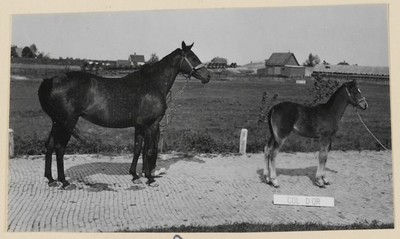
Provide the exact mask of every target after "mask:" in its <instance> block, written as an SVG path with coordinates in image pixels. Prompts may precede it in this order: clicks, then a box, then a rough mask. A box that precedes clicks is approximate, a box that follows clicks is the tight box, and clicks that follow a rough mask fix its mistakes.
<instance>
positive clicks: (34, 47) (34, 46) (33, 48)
mask: <svg viewBox="0 0 400 239" xmlns="http://www.w3.org/2000/svg"><path fill="white" fill-rule="evenodd" d="M29 48H30V49H31V50H32V52H33V54H35V55H36V53H37V51H38V49H37V47H36V45H35V44H32V45H31V46H30V47H29Z"/></svg>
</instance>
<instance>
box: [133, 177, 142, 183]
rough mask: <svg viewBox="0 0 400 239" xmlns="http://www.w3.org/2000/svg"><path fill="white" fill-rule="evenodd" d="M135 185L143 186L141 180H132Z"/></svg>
mask: <svg viewBox="0 0 400 239" xmlns="http://www.w3.org/2000/svg"><path fill="white" fill-rule="evenodd" d="M132 182H133V184H143V182H142V180H140V178H137V179H134V180H132Z"/></svg>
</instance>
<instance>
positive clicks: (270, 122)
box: [268, 107, 275, 139]
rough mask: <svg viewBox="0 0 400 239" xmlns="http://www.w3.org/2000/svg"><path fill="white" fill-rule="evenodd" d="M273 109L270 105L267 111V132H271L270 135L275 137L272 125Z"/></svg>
mask: <svg viewBox="0 0 400 239" xmlns="http://www.w3.org/2000/svg"><path fill="white" fill-rule="evenodd" d="M273 111H274V107H272V108H271V109H270V110H269V111H268V127H269V133H270V134H271V137H273V138H274V139H275V132H274V127H272V112H273Z"/></svg>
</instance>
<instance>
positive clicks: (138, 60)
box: [128, 52, 146, 66]
mask: <svg viewBox="0 0 400 239" xmlns="http://www.w3.org/2000/svg"><path fill="white" fill-rule="evenodd" d="M128 61H130V62H131V64H132V65H133V66H142V65H144V64H145V63H146V62H145V60H144V56H143V55H136V52H135V53H134V54H133V55H129V58H128Z"/></svg>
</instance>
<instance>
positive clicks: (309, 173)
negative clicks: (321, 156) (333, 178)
mask: <svg viewBox="0 0 400 239" xmlns="http://www.w3.org/2000/svg"><path fill="white" fill-rule="evenodd" d="M326 171H327V172H331V173H337V171H336V170H332V169H329V168H326ZM316 172H317V166H312V167H307V168H294V169H287V168H284V169H283V168H277V169H276V176H277V177H279V175H287V176H298V177H301V176H306V177H308V178H309V179H310V181H311V182H312V183H314V179H315V174H316ZM257 174H258V175H259V178H260V181H261V182H263V183H266V180H265V178H264V169H259V170H257Z"/></svg>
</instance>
